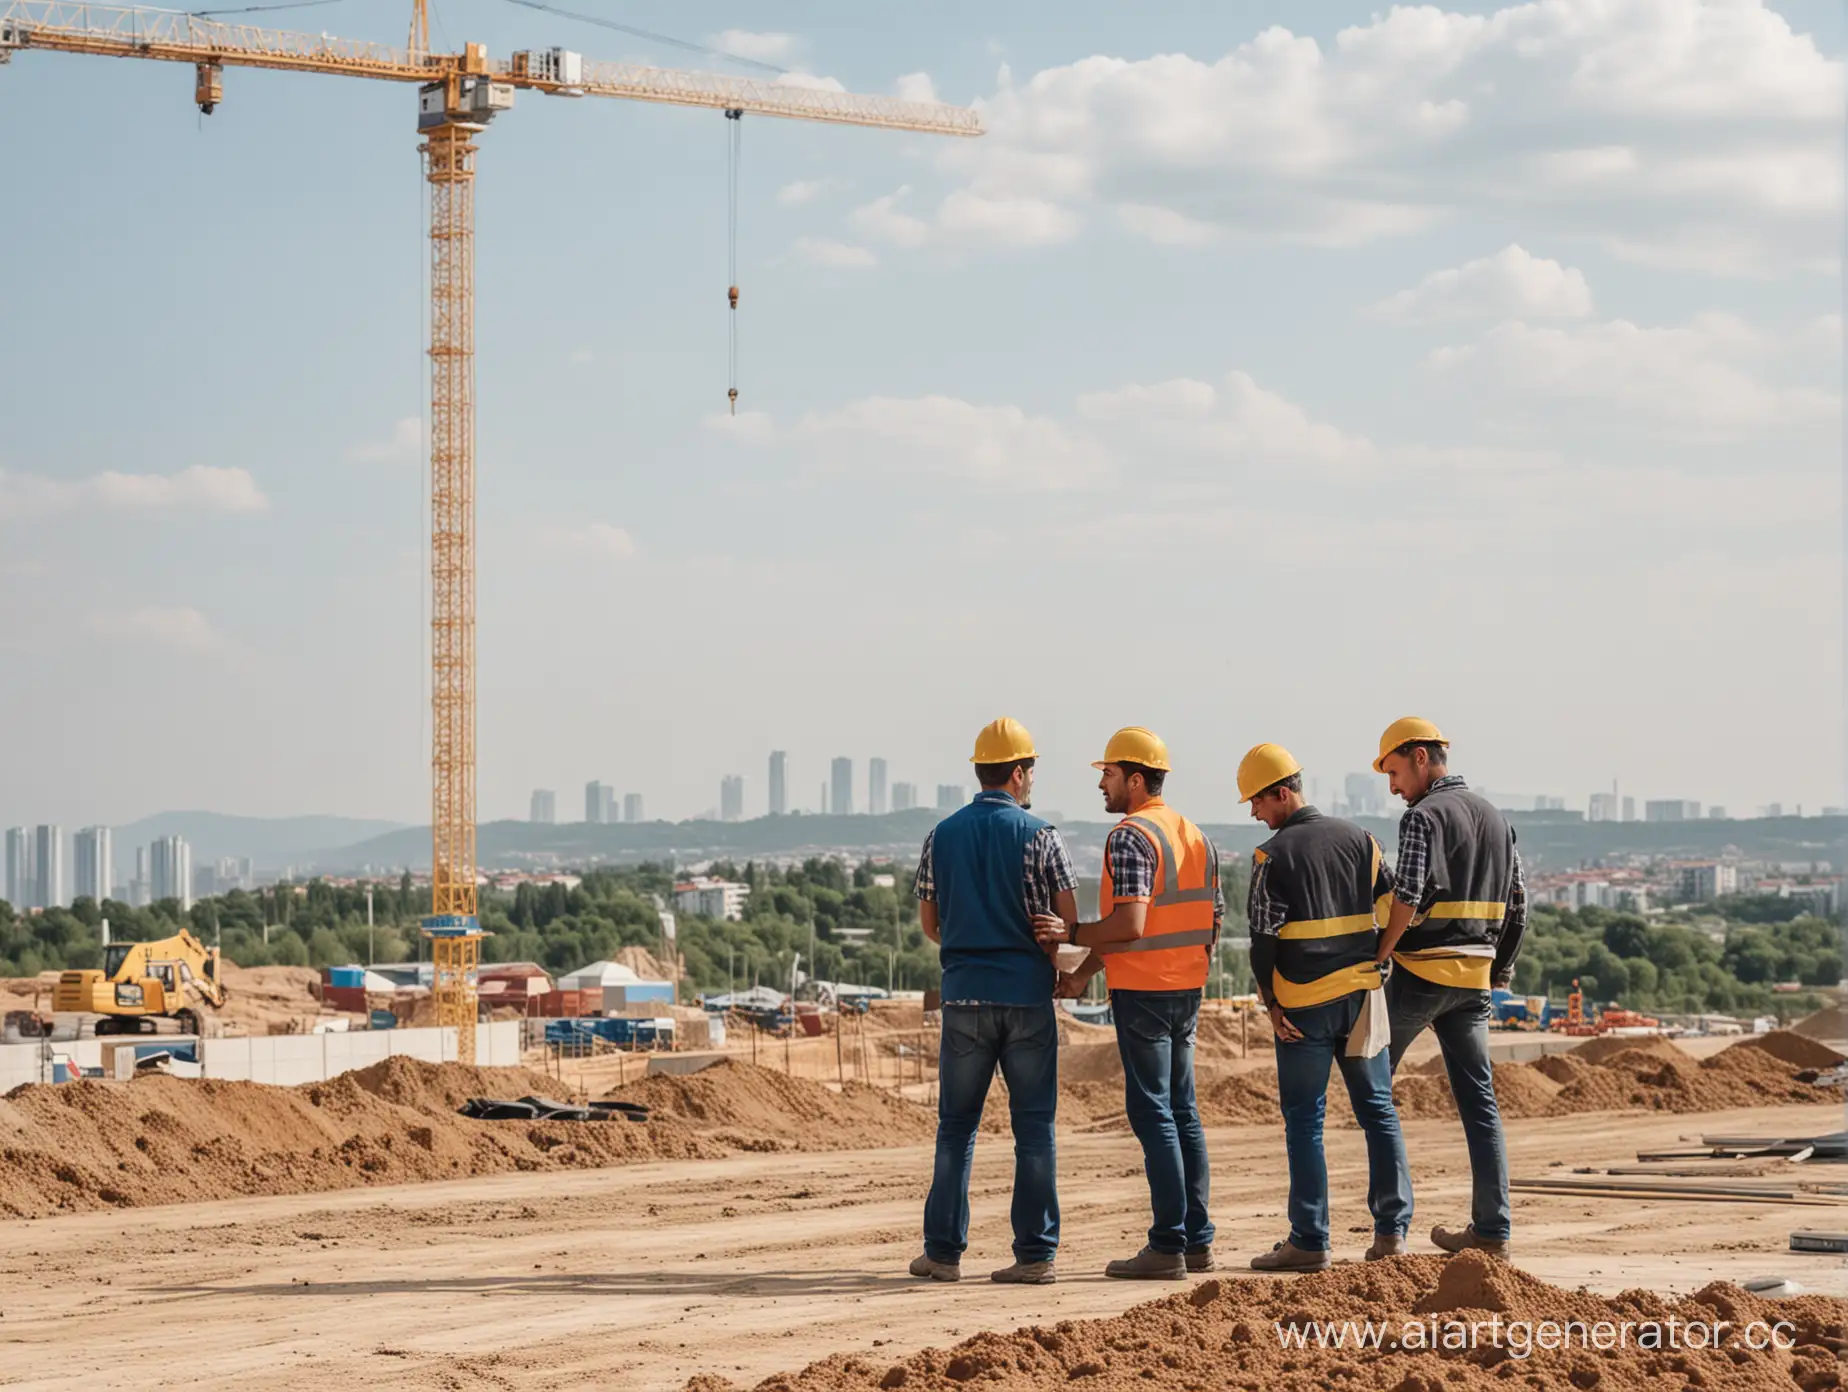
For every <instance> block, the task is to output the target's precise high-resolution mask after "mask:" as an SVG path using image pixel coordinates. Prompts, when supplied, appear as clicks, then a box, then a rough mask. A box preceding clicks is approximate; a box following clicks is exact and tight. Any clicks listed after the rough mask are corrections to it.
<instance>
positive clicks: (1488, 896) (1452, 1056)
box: [1373, 715, 1527, 1256]
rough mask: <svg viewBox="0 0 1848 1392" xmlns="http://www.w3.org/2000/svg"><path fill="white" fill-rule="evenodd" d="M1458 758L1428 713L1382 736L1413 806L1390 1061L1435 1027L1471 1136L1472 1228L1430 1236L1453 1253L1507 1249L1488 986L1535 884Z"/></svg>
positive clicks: (1384, 946)
mask: <svg viewBox="0 0 1848 1392" xmlns="http://www.w3.org/2000/svg"><path fill="white" fill-rule="evenodd" d="M1449 763H1450V741H1448V740H1446V739H1445V738H1444V736H1443V734H1442V733H1441V732H1440V731H1439V730H1438V728H1437V726H1435V725H1433V724H1432V723H1431V722H1430V721H1428V720H1423V719H1420V718H1419V717H1417V716H1411V715H1408V716H1406V717H1405V718H1404V719H1402V720H1395V721H1393V723H1392V724H1391V725H1388V726H1387V727H1386V732H1385V733H1384V734H1383V735H1381V736H1380V753H1379V757H1378V758H1377V759H1375V760H1374V761H1373V767H1374V770H1375V771H1376V772H1379V773H1383V774H1385V775H1386V777H1387V780H1388V782H1389V783H1390V785H1391V787H1392V791H1393V792H1394V793H1396V794H1397V795H1398V796H1400V797H1402V798H1404V799H1405V803H1406V807H1407V808H1408V810H1407V812H1406V813H1405V816H1404V817H1403V818H1402V819H1401V820H1400V822H1399V855H1398V863H1397V865H1396V866H1395V867H1394V872H1393V878H1394V882H1395V883H1394V886H1393V905H1392V916H1391V919H1390V920H1389V921H1388V923H1387V925H1386V931H1385V933H1384V934H1382V935H1381V938H1380V945H1379V949H1378V952H1377V957H1378V960H1379V961H1380V962H1381V963H1385V962H1386V961H1387V959H1388V958H1389V957H1390V958H1391V960H1392V963H1393V968H1392V975H1391V979H1390V980H1389V981H1388V982H1387V983H1386V994H1387V1006H1388V1009H1389V1011H1390V1013H1391V1017H1392V1066H1393V1068H1394V1069H1395V1070H1397V1068H1398V1067H1399V1060H1400V1059H1402V1058H1404V1057H1405V1051H1406V1049H1407V1048H1409V1047H1410V1045H1411V1042H1412V1041H1413V1040H1414V1039H1416V1038H1417V1037H1418V1036H1419V1035H1420V1034H1421V1033H1422V1032H1423V1031H1424V1030H1425V1028H1426V1027H1427V1026H1429V1027H1430V1029H1431V1030H1432V1032H1433V1033H1435V1034H1436V1035H1437V1043H1438V1048H1439V1049H1440V1050H1442V1052H1443V1056H1444V1071H1445V1072H1446V1073H1448V1074H1449V1076H1450V1091H1451V1093H1452V1095H1453V1096H1455V1098H1456V1100H1457V1115H1458V1116H1459V1117H1460V1118H1462V1121H1463V1136H1464V1139H1465V1140H1466V1141H1467V1142H1468V1144H1469V1167H1470V1172H1471V1175H1472V1176H1473V1184H1472V1194H1471V1203H1470V1222H1469V1226H1468V1227H1465V1228H1463V1229H1461V1230H1460V1231H1452V1230H1450V1229H1448V1228H1443V1227H1436V1228H1433V1229H1431V1241H1432V1242H1434V1243H1436V1244H1437V1245H1438V1246H1439V1247H1441V1248H1443V1249H1444V1250H1445V1251H1446V1252H1461V1251H1462V1250H1464V1249H1465V1248H1468V1247H1474V1248H1478V1249H1480V1250H1482V1251H1485V1252H1493V1253H1495V1254H1497V1255H1500V1256H1506V1255H1507V1254H1508V1238H1509V1231H1510V1229H1509V1207H1508V1151H1507V1147H1506V1145H1505V1144H1504V1142H1503V1139H1502V1126H1501V1112H1500V1109H1499V1108H1497V1106H1496V1105H1495V1075H1494V1071H1493V1069H1492V1068H1491V1067H1490V1063H1489V1022H1490V1020H1491V1018H1492V1017H1493V1013H1494V1012H1493V1011H1492V1009H1491V1008H1490V1000H1491V997H1490V988H1491V987H1493V986H1507V985H1508V984H1509V982H1510V981H1512V980H1513V978H1514V959H1515V957H1516V956H1517V955H1518V954H1519V953H1520V950H1521V937H1522V934H1523V933H1524V932H1525V931H1526V928H1527V888H1526V885H1525V883H1524V881H1523V878H1522V874H1521V857H1520V855H1519V853H1517V852H1516V850H1515V848H1514V829H1513V828H1512V827H1510V826H1509V825H1508V819H1507V818H1506V817H1504V816H1502V814H1501V813H1500V812H1499V811H1498V810H1496V808H1495V807H1494V805H1493V804H1491V803H1490V802H1489V801H1488V799H1487V798H1484V797H1481V796H1479V795H1477V794H1475V793H1472V792H1471V791H1470V790H1469V786H1468V785H1467V784H1466V783H1464V781H1463V780H1462V778H1460V777H1459V776H1457V775H1456V774H1454V773H1451V772H1450V770H1449Z"/></svg>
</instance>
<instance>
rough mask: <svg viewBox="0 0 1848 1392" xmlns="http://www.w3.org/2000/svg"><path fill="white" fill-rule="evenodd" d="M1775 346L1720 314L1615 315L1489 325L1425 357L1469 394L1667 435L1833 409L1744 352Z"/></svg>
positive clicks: (1832, 398)
mask: <svg viewBox="0 0 1848 1392" xmlns="http://www.w3.org/2000/svg"><path fill="white" fill-rule="evenodd" d="M1773 346H1774V345H1773V344H1772V343H1771V341H1770V340H1768V339H1767V338H1766V337H1765V336H1764V335H1763V334H1761V333H1759V332H1758V331H1757V330H1755V329H1753V328H1752V327H1751V326H1750V325H1748V324H1745V323H1744V322H1742V321H1741V320H1738V319H1735V318H1733V317H1731V316H1729V315H1720V314H1707V315H1700V316H1697V317H1696V318H1695V319H1693V320H1692V321H1690V322H1689V323H1688V324H1686V325H1684V326H1680V327H1670V328H1647V327H1642V326H1639V325H1637V324H1633V323H1630V322H1628V321H1627V320H1623V319H1614V320H1611V321H1609V322H1607V323H1600V324H1587V325H1582V326H1579V327H1576V328H1544V327H1535V326H1533V325H1530V324H1526V323H1522V322H1519V321H1515V322H1510V323H1505V324H1500V325H1497V326H1496V327H1495V328H1493V329H1491V330H1489V332H1488V333H1487V334H1486V335H1484V337H1483V338H1482V340H1481V341H1480V342H1478V343H1473V344H1465V345H1461V346H1455V347H1447V348H1439V349H1437V350H1436V351H1435V352H1433V353H1432V354H1431V357H1430V360H1429V361H1430V364H1431V366H1432V367H1433V368H1434V369H1436V370H1437V371H1438V372H1440V373H1443V374H1446V375H1448V376H1450V377H1452V378H1453V379H1455V380H1456V381H1457V382H1458V383H1459V385H1460V386H1462V387H1464V388H1465V389H1467V390H1469V391H1470V392H1471V393H1472V394H1474V393H1477V392H1493V393H1496V394H1497V395H1498V396H1500V397H1501V398H1502V399H1504V400H1506V401H1509V402H1512V403H1515V404H1525V405H1526V406H1528V407H1531V408H1532V409H1535V410H1551V409H1553V408H1554V407H1555V406H1556V405H1557V403H1559V402H1562V401H1565V402H1578V403H1581V404H1585V405H1592V406H1599V407H1603V408H1606V409H1607V410H1609V411H1614V412H1618V413H1621V414H1623V415H1625V416H1627V417H1629V418H1631V419H1633V420H1636V421H1638V422H1641V423H1647V424H1651V425H1654V426H1657V427H1667V429H1668V430H1669V432H1670V433H1671V434H1675V433H1685V432H1688V431H1698V430H1702V429H1715V428H1722V429H1744V428H1747V427H1752V428H1775V427H1789V426H1802V425H1809V424H1814V423H1816V422H1826V421H1828V420H1830V419H1832V418H1834V417H1836V416H1838V415H1839V414H1840V411H1841V399H1840V397H1839V396H1837V395H1835V394H1834V393H1832V392H1826V391H1820V390H1816V389H1813V388H1808V387H1779V386H1774V385H1771V384H1770V383H1768V382H1766V381H1764V380H1763V379H1762V378H1761V377H1760V376H1758V375H1755V374H1754V373H1753V372H1751V371H1749V370H1748V368H1747V366H1746V365H1745V360H1747V359H1749V358H1752V357H1754V356H1757V355H1760V354H1763V353H1766V352H1768V351H1769V350H1770V349H1771V348H1772V347H1773Z"/></svg>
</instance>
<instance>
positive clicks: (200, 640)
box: [90, 604, 225, 653]
mask: <svg viewBox="0 0 1848 1392" xmlns="http://www.w3.org/2000/svg"><path fill="white" fill-rule="evenodd" d="M90 627H91V629H92V630H93V631H94V632H95V633H96V634H97V635H98V636H99V637H103V638H107V639H110V640H112V641H116V642H124V643H143V644H146V645H148V646H150V647H157V648H166V649H169V650H171V651H174V652H183V653H209V652H217V651H219V650H220V649H222V648H223V647H224V646H225V640H224V639H223V637H221V636H220V635H219V633H218V630H217V629H215V628H213V627H212V624H211V621H210V620H209V619H207V618H206V617H205V615H204V614H201V613H200V612H199V611H198V610H197V609H192V608H187V607H184V606H179V607H172V608H165V607H162V606H159V605H152V604H149V605H141V606H139V607H137V608H133V609H124V610H116V611H111V612H107V613H98V614H92V615H91V616H90Z"/></svg>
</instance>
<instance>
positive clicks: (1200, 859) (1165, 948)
mask: <svg viewBox="0 0 1848 1392" xmlns="http://www.w3.org/2000/svg"><path fill="white" fill-rule="evenodd" d="M1117 825H1118V826H1124V827H1129V828H1130V829H1131V830H1133V831H1135V832H1136V833H1137V834H1138V835H1140V836H1143V837H1145V838H1147V840H1148V842H1149V844H1150V845H1151V846H1153V847H1154V848H1155V858H1156V866H1155V885H1154V889H1155V892H1154V895H1153V896H1152V897H1151V898H1150V900H1149V916H1148V921H1147V922H1146V923H1145V924H1144V925H1143V928H1142V936H1141V937H1140V938H1137V939H1136V940H1135V941H1133V942H1123V943H1108V944H1106V945H1104V946H1102V947H1094V948H1092V949H1091V950H1092V951H1093V952H1095V953H1097V955H1098V956H1100V957H1102V958H1103V959H1104V981H1105V983H1106V984H1107V985H1108V986H1109V987H1110V989H1111V990H1113V991H1194V990H1198V989H1200V988H1201V987H1203V986H1205V985H1206V974H1207V968H1208V966H1209V965H1210V964H1211V962H1212V955H1213V942H1214V939H1215V938H1216V937H1217V936H1218V933H1217V932H1216V930H1215V929H1214V927H1213V896H1214V891H1215V889H1216V888H1217V887H1218V884H1219V855H1218V852H1216V851H1215V850H1214V849H1213V843H1212V842H1211V841H1208V840H1207V839H1206V837H1205V836H1204V835H1203V834H1202V833H1201V831H1200V828H1199V827H1197V826H1195V825H1194V824H1193V823H1192V822H1190V821H1188V820H1187V819H1186V818H1185V817H1183V816H1182V815H1181V814H1180V813H1178V812H1176V811H1175V810H1174V809H1173V808H1172V807H1169V806H1168V804H1167V803H1165V802H1163V801H1162V800H1161V799H1160V798H1151V799H1150V800H1149V801H1147V802H1145V803H1144V804H1143V805H1142V807H1141V809H1140V810H1138V811H1136V812H1132V813H1131V814H1130V815H1129V816H1127V817H1125V818H1124V819H1123V820H1122V821H1121V822H1119V823H1118V824H1117ZM1116 902H1117V901H1116V891H1115V888H1114V887H1113V886H1112V885H1111V883H1110V858H1109V857H1108V856H1106V857H1105V858H1104V877H1103V881H1102V883H1101V884H1099V885H1098V887H1097V910H1098V916H1099V917H1100V918H1104V917H1108V916H1109V915H1110V913H1111V911H1112V910H1114V909H1115V908H1116Z"/></svg>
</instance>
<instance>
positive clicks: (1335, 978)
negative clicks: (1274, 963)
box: [1271, 962, 1380, 1010]
mask: <svg viewBox="0 0 1848 1392" xmlns="http://www.w3.org/2000/svg"><path fill="white" fill-rule="evenodd" d="M1379 984H1380V969H1379V967H1378V966H1376V965H1375V964H1374V963H1372V962H1358V963H1356V964H1355V965H1353V966H1351V967H1342V968H1341V969H1340V970H1339V971H1332V972H1330V973H1329V974H1328V975H1327V976H1321V977H1317V978H1316V979H1315V980H1314V981H1292V980H1290V979H1289V977H1287V976H1285V975H1284V974H1283V973H1282V972H1278V971H1273V972H1272V973H1271V994H1272V995H1273V996H1275V997H1276V998H1277V1004H1279V1005H1281V1006H1282V1007H1283V1008H1284V1009H1285V1010H1306V1009H1308V1008H1309V1007H1310V1006H1312V1005H1325V1004H1327V1003H1328V1002H1329V1001H1331V1000H1339V999H1340V998H1341V997H1342V996H1346V995H1352V994H1353V993H1354V992H1355V991H1371V990H1373V989H1374V988H1375V987H1376V986H1378V985H1379Z"/></svg>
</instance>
